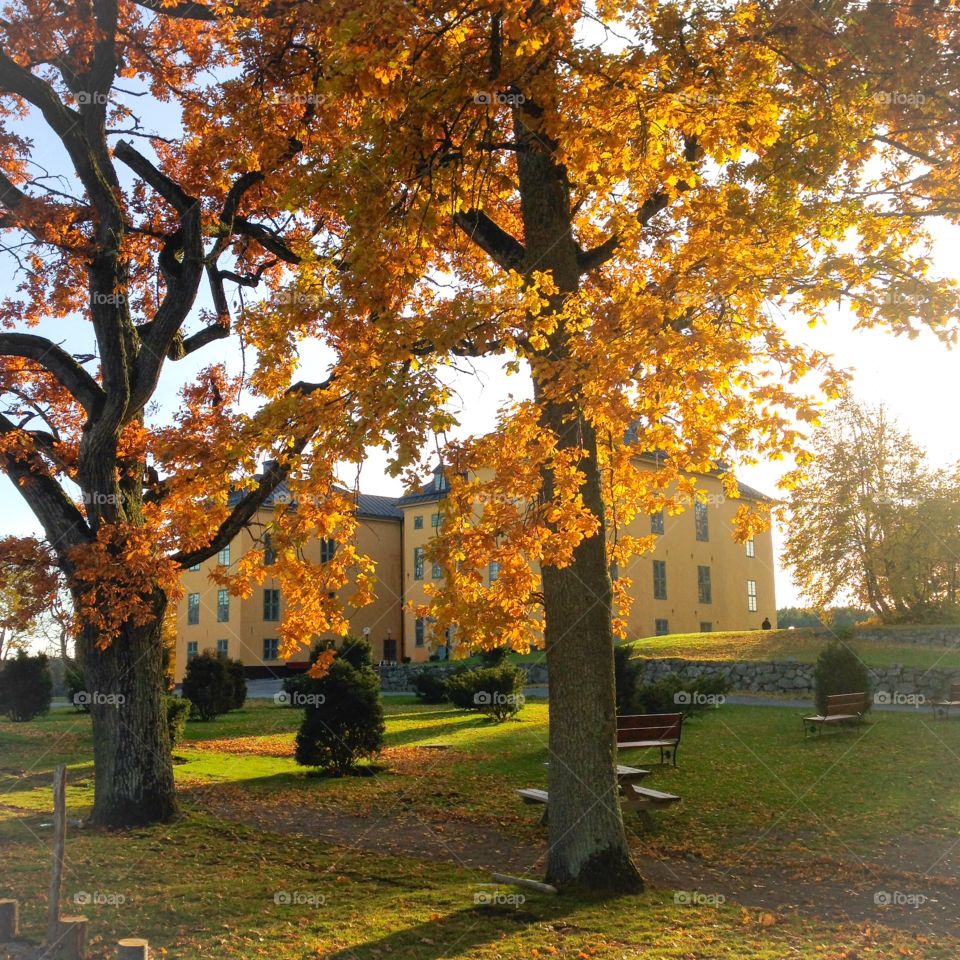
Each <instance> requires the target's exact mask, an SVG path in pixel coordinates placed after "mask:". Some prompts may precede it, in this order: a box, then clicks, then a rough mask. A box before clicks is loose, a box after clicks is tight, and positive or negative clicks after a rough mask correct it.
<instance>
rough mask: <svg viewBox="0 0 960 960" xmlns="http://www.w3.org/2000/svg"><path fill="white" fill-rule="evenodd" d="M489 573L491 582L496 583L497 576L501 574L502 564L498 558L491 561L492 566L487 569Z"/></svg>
mask: <svg viewBox="0 0 960 960" xmlns="http://www.w3.org/2000/svg"><path fill="white" fill-rule="evenodd" d="M487 575H488V577H489V578H490V582H491V583H496V582H497V578H498V577H499V576H500V564H499V563H497V561H496V560H491V561H490V566H489V568H488V569H487Z"/></svg>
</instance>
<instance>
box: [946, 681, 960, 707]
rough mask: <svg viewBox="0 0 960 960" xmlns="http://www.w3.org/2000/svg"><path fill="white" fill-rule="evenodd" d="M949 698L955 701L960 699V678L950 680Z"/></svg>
mask: <svg viewBox="0 0 960 960" xmlns="http://www.w3.org/2000/svg"><path fill="white" fill-rule="evenodd" d="M947 699H948V700H950V701H951V702H953V703H956V702H957V701H958V700H960V680H951V681H950V696H949V697H947Z"/></svg>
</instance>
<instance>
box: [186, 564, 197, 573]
mask: <svg viewBox="0 0 960 960" xmlns="http://www.w3.org/2000/svg"><path fill="white" fill-rule="evenodd" d="M187 569H188V570H189V571H190V572H191V573H196V572H197V571H198V570H199V569H200V564H199V563H195V564H194V565H193V566H192V567H187Z"/></svg>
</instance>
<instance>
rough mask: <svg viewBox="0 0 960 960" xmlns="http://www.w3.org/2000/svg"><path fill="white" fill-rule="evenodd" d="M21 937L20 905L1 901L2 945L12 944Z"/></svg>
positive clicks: (0, 925)
mask: <svg viewBox="0 0 960 960" xmlns="http://www.w3.org/2000/svg"><path fill="white" fill-rule="evenodd" d="M19 936H20V904H19V903H18V902H17V901H16V900H0V943H12V942H13V941H14V940H16V939H17V938H18V937H19Z"/></svg>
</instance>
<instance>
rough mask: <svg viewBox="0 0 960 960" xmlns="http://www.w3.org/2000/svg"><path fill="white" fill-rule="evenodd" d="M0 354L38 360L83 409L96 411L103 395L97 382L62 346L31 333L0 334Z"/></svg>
mask: <svg viewBox="0 0 960 960" xmlns="http://www.w3.org/2000/svg"><path fill="white" fill-rule="evenodd" d="M0 356H5V357H24V358H25V359H28V360H33V361H34V362H36V363H38V364H39V365H40V366H41V367H43V369H44V370H46V371H47V372H48V373H50V374H51V375H52V376H53V377H54V378H55V379H56V381H57V382H58V383H60V384H61V385H62V386H63V387H65V388H66V389H67V390H69V391H70V395H71V396H72V397H73V398H74V399H75V400H76V401H77V402H78V403H79V404H80V405H81V406H82V407H83V409H84V410H86V411H87V413H88V414H92V413H94V412H96V411H97V410H98V409H99V407H100V405H101V404H102V403H103V401H104V400H105V399H106V395H105V394H104V392H103V389H102V388H101V387H100V384H99V383H97V381H96V380H94V378H93V377H92V376H90V374H89V373H87V371H86V370H84V369H83V367H82V366H80V364H79V363H77V361H76V360H75V359H74V358H73V357H72V356H70V354H69V353H67V351H66V350H64V349H63V348H62V347H60V346H57V344H55V343H54V342H53V341H52V340H48V339H47V338H46V337H38V336H35V335H34V334H32V333H7V332H5V333H0Z"/></svg>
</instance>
